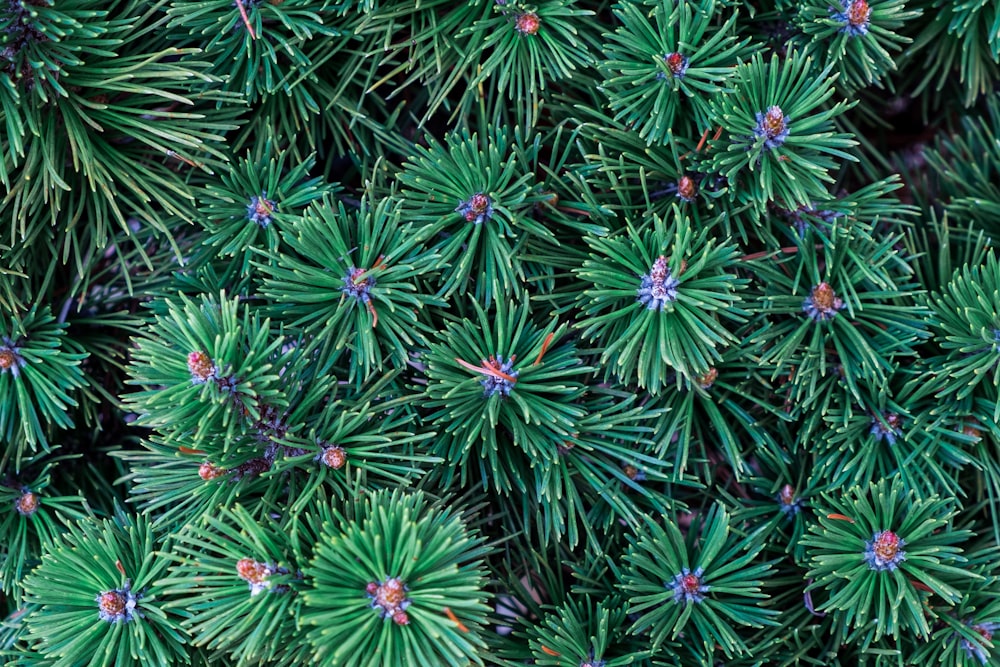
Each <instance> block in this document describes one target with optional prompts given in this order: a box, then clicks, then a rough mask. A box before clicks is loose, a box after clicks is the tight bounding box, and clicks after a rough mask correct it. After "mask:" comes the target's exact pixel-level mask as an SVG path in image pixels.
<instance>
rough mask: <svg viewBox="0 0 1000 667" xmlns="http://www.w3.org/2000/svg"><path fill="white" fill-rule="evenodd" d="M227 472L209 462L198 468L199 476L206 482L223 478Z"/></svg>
mask: <svg viewBox="0 0 1000 667" xmlns="http://www.w3.org/2000/svg"><path fill="white" fill-rule="evenodd" d="M226 472H227V471H226V469H225V468H222V467H220V466H217V465H213V464H211V463H209V462H208V461H205V462H204V463H202V464H201V465H200V466H199V467H198V476H199V477H201V478H202V479H203V480H205V481H206V482H207V481H209V480H211V479H215V478H216V477H222V476H223V475H225V474H226Z"/></svg>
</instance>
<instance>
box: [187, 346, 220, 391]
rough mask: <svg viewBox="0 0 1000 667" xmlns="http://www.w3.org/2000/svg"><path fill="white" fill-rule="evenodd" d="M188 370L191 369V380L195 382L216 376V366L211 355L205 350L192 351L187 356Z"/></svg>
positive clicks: (205, 380)
mask: <svg viewBox="0 0 1000 667" xmlns="http://www.w3.org/2000/svg"><path fill="white" fill-rule="evenodd" d="M187 364H188V370H189V371H191V381H192V382H194V383H195V384H201V383H202V382H207V381H208V380H211V379H212V378H214V377H215V374H216V371H217V369H216V367H215V364H213V363H212V359H211V357H209V356H208V355H207V354H205V353H204V352H191V353H190V354H188V358H187Z"/></svg>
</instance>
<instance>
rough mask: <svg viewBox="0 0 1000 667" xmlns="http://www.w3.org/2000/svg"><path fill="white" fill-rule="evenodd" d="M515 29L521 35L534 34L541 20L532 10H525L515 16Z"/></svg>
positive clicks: (540, 25)
mask: <svg viewBox="0 0 1000 667" xmlns="http://www.w3.org/2000/svg"><path fill="white" fill-rule="evenodd" d="M515 26H516V27H517V31H518V32H519V33H521V34H522V35H534V34H535V33H537V32H538V29H539V28H541V27H542V20H541V19H540V18H539V17H538V14H536V13H534V12H526V13H524V14H521V15H520V16H518V17H517V19H516V21H515Z"/></svg>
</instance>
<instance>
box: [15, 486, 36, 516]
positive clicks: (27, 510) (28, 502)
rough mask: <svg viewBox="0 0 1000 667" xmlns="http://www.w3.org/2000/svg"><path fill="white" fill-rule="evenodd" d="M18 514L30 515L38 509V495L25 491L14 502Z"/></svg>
mask: <svg viewBox="0 0 1000 667" xmlns="http://www.w3.org/2000/svg"><path fill="white" fill-rule="evenodd" d="M14 506H15V507H16V508H17V512H18V514H21V515H22V516H31V515H32V514H34V513H35V512H37V511H38V496H37V495H35V494H34V493H32V492H31V491H25V492H24V493H22V494H21V497H20V498H18V499H17V500H16V501H15V502H14Z"/></svg>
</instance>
